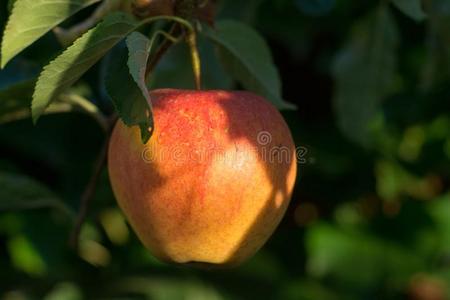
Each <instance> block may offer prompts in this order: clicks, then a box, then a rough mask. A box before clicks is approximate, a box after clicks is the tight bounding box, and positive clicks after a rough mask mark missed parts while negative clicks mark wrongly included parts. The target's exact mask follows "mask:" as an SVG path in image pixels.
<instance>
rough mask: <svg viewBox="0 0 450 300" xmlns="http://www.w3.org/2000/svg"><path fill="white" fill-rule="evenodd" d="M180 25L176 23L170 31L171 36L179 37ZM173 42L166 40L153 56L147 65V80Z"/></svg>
mask: <svg viewBox="0 0 450 300" xmlns="http://www.w3.org/2000/svg"><path fill="white" fill-rule="evenodd" d="M180 29H181V28H180V24H178V23H176V24H174V25H173V26H172V28H171V29H170V31H169V35H170V36H175V37H176V36H177V35H178V33H179V32H180ZM173 44H174V43H173V40H172V39H167V38H166V39H164V41H163V42H162V44H161V45H160V46H159V48H158V49H157V50H156V52H155V55H153V57H152V59H151V60H150V61H149V63H148V64H147V69H146V70H145V77H146V78H147V77H148V76H149V75H150V73H151V72H152V71H153V69H154V68H155V67H156V64H157V63H158V62H159V61H160V60H161V58H162V57H163V55H164V54H165V53H166V52H167V50H169V48H170V46H172V45H173Z"/></svg>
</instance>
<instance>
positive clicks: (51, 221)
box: [0, 0, 450, 300]
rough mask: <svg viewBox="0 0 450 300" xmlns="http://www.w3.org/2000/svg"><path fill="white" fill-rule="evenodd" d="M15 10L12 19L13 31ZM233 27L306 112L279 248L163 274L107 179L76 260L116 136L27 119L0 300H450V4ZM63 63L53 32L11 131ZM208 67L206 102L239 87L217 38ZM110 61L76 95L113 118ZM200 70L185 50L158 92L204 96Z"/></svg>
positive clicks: (169, 60)
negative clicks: (92, 184)
mask: <svg viewBox="0 0 450 300" xmlns="http://www.w3.org/2000/svg"><path fill="white" fill-rule="evenodd" d="M12 2H13V1H9V2H8V1H2V2H1V3H0V29H2V28H4V26H5V22H6V20H7V15H8V7H9V5H10V3H12ZM8 3H9V4H8ZM422 7H423V10H422ZM91 11H92V8H87V9H85V10H83V11H81V12H79V13H77V14H76V15H75V16H74V17H73V18H72V19H70V20H69V21H68V22H67V23H68V24H73V23H76V22H77V21H79V20H81V19H83V18H84V17H86V15H89V14H88V13H89V12H91ZM423 16H426V17H425V18H424V17H423ZM223 18H231V19H235V20H239V21H242V22H245V23H247V24H248V25H250V26H252V27H253V28H255V29H256V30H257V31H259V32H260V33H262V34H263V35H264V37H265V38H266V39H267V42H268V44H269V46H270V48H271V50H272V54H273V60H274V62H275V64H276V65H277V67H278V68H279V71H280V75H281V83H282V91H283V93H282V95H283V99H284V100H286V101H288V102H290V103H294V104H295V105H296V106H297V107H298V109H297V110H296V111H286V112H284V116H285V118H286V120H287V122H288V124H289V126H290V128H291V130H292V132H293V135H294V138H295V140H296V143H297V145H299V146H302V147H304V148H305V149H306V150H305V151H304V155H303V157H302V158H303V160H304V161H303V163H302V164H301V165H299V167H300V173H299V177H298V182H297V185H296V188H295V192H294V196H293V199H292V203H291V205H290V207H289V210H288V212H287V214H286V217H285V218H284V220H283V222H282V224H281V225H280V227H279V228H278V230H277V232H276V233H275V234H274V236H273V237H272V238H271V240H270V241H269V242H268V244H267V245H266V246H265V247H264V248H263V249H262V250H261V251H260V252H259V253H258V254H257V255H256V256H255V257H254V258H252V259H251V260H250V261H249V262H247V263H245V264H244V265H242V266H241V267H239V268H236V269H232V270H197V269H190V268H185V267H179V266H173V265H167V264H163V263H160V262H158V261H157V260H156V259H155V258H153V257H152V256H151V255H150V254H149V253H148V252H147V251H146V250H145V249H144V248H143V246H142V245H141V244H140V243H139V242H138V240H137V238H136V236H135V235H134V233H133V232H132V231H131V230H130V228H129V226H128V225H127V224H126V221H125V220H124V218H123V216H122V215H121V213H120V211H119V210H118V208H117V206H116V204H115V201H114V197H113V195H112V192H111V189H110V186H109V181H108V175H107V172H106V171H105V172H104V173H103V174H102V177H101V180H100V182H99V185H98V187H97V190H96V193H95V197H94V199H93V201H92V207H91V208H90V211H89V215H88V222H87V223H86V224H85V226H83V230H82V232H81V244H80V250H79V252H78V253H75V252H74V251H73V250H71V248H70V247H69V246H68V238H69V235H70V232H71V229H72V225H73V216H74V214H75V213H76V211H77V210H78V208H79V199H80V196H81V193H82V191H83V189H84V187H85V185H86V183H87V181H88V178H89V174H90V173H91V171H92V167H93V164H94V160H95V157H96V156H97V153H98V151H99V149H100V147H101V144H102V141H103V138H104V133H103V130H102V129H101V127H100V126H99V123H98V122H96V120H95V119H93V118H91V117H90V116H89V115H86V114H81V113H78V112H77V111H76V110H68V111H69V112H68V113H65V114H51V115H48V116H44V117H42V119H41V120H40V122H39V123H38V125H36V126H34V125H32V122H31V120H30V118H29V117H28V116H29V115H28V114H24V116H23V117H21V118H20V119H21V120H17V119H19V118H15V121H13V122H12V121H11V120H10V121H9V122H6V121H5V122H4V123H2V124H1V125H0V253H1V255H0V298H2V299H52V300H53V299H58V300H59V299H68V300H70V299H74V300H75V299H195V300H197V299H287V300H289V299H324V300H327V299H437V300H440V299H450V42H449V41H450V1H448V0H424V1H422V2H421V1H419V0H409V1H400V0H397V1H392V2H390V1H384V0H380V1H377V0H368V1H350V0H343V1H326V0H323V1H322V0H321V1H318V0H314V1H313V0H273V1H272V0H271V1H269V0H252V1H237V0H227V1H219V3H218V19H223ZM60 52H61V47H60V46H59V45H58V43H57V42H56V39H55V38H54V36H53V34H51V33H48V34H46V35H45V36H44V37H43V38H41V39H39V40H38V41H37V42H36V43H35V44H33V45H32V46H31V47H30V48H29V49H27V50H25V51H24V52H23V53H22V54H21V55H19V56H18V57H17V58H15V59H14V60H13V61H12V62H11V63H10V64H8V66H7V68H6V69H4V70H1V71H0V120H2V117H4V116H5V114H6V113H7V112H8V109H11V107H14V105H15V103H18V102H17V101H19V102H20V103H24V101H25V102H28V103H30V101H31V99H30V98H31V93H32V91H31V89H32V86H30V82H33V80H35V78H36V76H37V72H39V69H40V68H41V67H42V65H45V64H47V63H48V62H49V61H50V60H51V59H53V58H54V57H55V56H56V55H57V54H58V53H60ZM200 53H201V57H202V64H203V66H204V77H205V78H204V80H205V87H206V88H224V89H225V88H239V85H236V84H235V83H234V82H233V81H232V80H231V78H230V77H229V76H228V75H227V74H226V73H225V72H224V70H223V69H222V67H221V66H220V65H219V64H218V62H217V61H216V60H215V58H214V50H213V49H212V46H211V44H209V43H207V41H205V40H204V38H202V40H201V41H200ZM250 53H251V52H250ZM108 59H111V56H108V57H105V58H104V59H103V60H102V61H101V62H99V63H98V64H97V65H96V66H95V67H94V68H93V69H91V70H90V71H89V72H87V73H86V74H84V75H83V77H82V79H81V81H80V82H79V84H78V85H77V86H76V87H75V88H74V90H71V91H70V93H72V94H76V95H81V96H82V97H84V98H86V99H89V100H91V101H92V102H93V103H95V104H96V105H98V106H99V107H100V109H101V110H102V111H104V112H106V113H109V112H111V111H112V105H111V102H110V101H109V99H108V98H107V96H106V94H105V86H104V78H105V73H106V71H105V70H107V66H108ZM191 72H192V71H191V69H190V64H189V53H188V52H187V49H186V46H184V45H177V46H175V47H173V48H172V49H171V50H170V51H169V52H168V53H167V55H166V56H165V57H164V59H163V60H162V61H161V63H160V64H159V65H158V67H157V69H156V71H155V75H154V76H153V78H152V80H151V82H150V85H151V86H152V87H179V88H193V86H194V82H193V79H192V73H191ZM64 111H66V110H64ZM24 118H25V119H24Z"/></svg>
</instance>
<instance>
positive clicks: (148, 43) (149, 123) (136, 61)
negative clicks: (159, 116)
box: [127, 32, 156, 143]
mask: <svg viewBox="0 0 450 300" xmlns="http://www.w3.org/2000/svg"><path fill="white" fill-rule="evenodd" d="M155 38H156V35H154V36H153V38H152V40H149V39H148V38H147V37H146V36H144V35H143V34H141V33H139V32H133V33H132V34H131V35H130V36H129V37H128V38H127V47H128V53H129V58H128V63H127V65H128V68H129V72H130V74H131V77H132V78H133V80H134V82H135V83H136V85H137V88H139V90H140V91H141V95H142V96H141V97H139V99H136V100H135V101H139V102H142V104H141V105H142V106H144V107H145V109H143V110H140V111H138V112H136V113H138V116H137V118H136V119H135V120H134V122H136V124H132V125H139V126H140V128H141V135H142V141H143V142H144V143H146V142H147V141H148V139H149V138H150V136H151V132H152V130H153V114H152V101H151V99H150V93H149V92H148V88H147V83H146V76H145V75H146V74H145V73H146V67H147V62H148V58H149V56H150V51H151V48H152V46H153V43H154V41H155Z"/></svg>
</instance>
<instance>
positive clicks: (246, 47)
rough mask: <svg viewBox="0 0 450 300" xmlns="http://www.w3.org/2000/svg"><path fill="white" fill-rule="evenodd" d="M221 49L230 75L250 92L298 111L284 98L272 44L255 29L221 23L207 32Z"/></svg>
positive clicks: (233, 23)
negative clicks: (269, 45)
mask: <svg viewBox="0 0 450 300" xmlns="http://www.w3.org/2000/svg"><path fill="white" fill-rule="evenodd" d="M203 33H204V34H206V36H207V37H209V38H210V39H211V40H213V41H214V42H215V43H216V44H217V46H218V48H217V49H218V54H219V57H220V59H221V61H222V63H223V65H224V67H225V69H226V70H227V71H228V72H229V73H230V75H231V76H232V77H233V78H235V79H236V80H238V81H239V82H240V83H241V84H242V85H243V86H244V87H245V88H246V89H248V90H250V91H253V92H255V93H257V94H260V95H261V96H264V97H266V98H267V99H268V100H269V101H271V102H272V103H273V104H274V105H275V106H277V107H278V108H280V109H294V108H295V106H294V105H293V104H290V103H287V102H285V101H284V100H283V99H282V97H281V82H280V76H279V74H278V71H277V69H276V68H275V65H274V63H273V60H272V57H271V53H270V50H269V47H268V45H267V44H266V42H265V41H264V40H263V38H262V37H261V36H260V35H259V34H258V33H257V32H256V31H255V30H253V29H252V28H250V27H248V26H247V25H245V24H243V23H240V22H236V21H221V22H217V24H216V26H215V30H213V29H210V28H209V27H207V28H205V30H204V31H203Z"/></svg>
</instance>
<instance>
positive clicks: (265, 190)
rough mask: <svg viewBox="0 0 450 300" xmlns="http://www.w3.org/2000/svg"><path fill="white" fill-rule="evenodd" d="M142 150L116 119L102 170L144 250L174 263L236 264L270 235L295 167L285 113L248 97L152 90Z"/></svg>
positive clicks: (134, 132) (133, 133)
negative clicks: (150, 121)
mask: <svg viewBox="0 0 450 300" xmlns="http://www.w3.org/2000/svg"><path fill="white" fill-rule="evenodd" d="M151 97H152V101H153V117H154V122H155V129H154V133H153V136H152V137H151V138H150V140H149V141H148V142H147V143H146V144H145V145H144V144H142V142H141V139H140V132H139V129H138V128H137V127H127V126H125V125H124V124H123V123H122V122H121V121H119V122H118V123H117V124H116V126H115V128H114V131H113V133H112V136H111V141H110V146H109V154H108V157H109V158H108V168H109V175H110V179H111V184H112V188H113V191H114V194H115V196H116V198H117V201H118V204H119V206H120V207H121V208H122V210H123V212H124V213H125V216H126V217H127V219H128V221H129V222H130V224H131V226H132V227H133V229H134V230H135V232H136V233H137V235H138V237H139V239H140V240H141V241H142V243H143V244H144V245H145V246H146V247H147V248H148V249H149V250H150V251H151V252H152V253H153V254H154V255H155V256H156V257H158V258H160V259H162V260H164V261H169V262H176V263H192V264H200V265H205V264H206V265H222V266H234V265H237V264H239V263H241V262H243V261H244V260H245V259H247V258H248V257H250V256H251V255H253V254H254V253H255V252H256V251H257V250H258V249H259V248H260V247H261V246H262V245H263V244H264V243H265V242H266V241H267V239H268V238H269V236H270V235H271V234H272V233H273V231H274V230H275V228H276V226H277V225H278V224H279V222H280V220H281V218H282V217H283V215H284V213H285V211H286V208H287V206H288V203H289V200H290V197H291V193H292V189H293V186H294V181H295V178H296V172H297V164H296V153H295V146H294V143H293V140H292V136H291V133H290V131H289V128H288V127H287V125H286V123H285V122H284V120H283V117H282V116H281V114H280V113H279V112H278V111H277V110H276V109H275V108H274V107H273V106H272V105H271V104H269V103H268V102H267V101H266V100H264V99H263V98H261V97H259V96H257V95H254V94H252V93H249V92H242V91H235V92H226V91H190V90H173V89H163V90H156V91H153V92H152V93H151Z"/></svg>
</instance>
